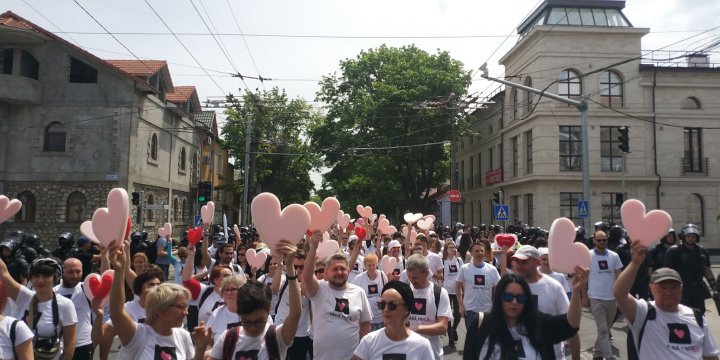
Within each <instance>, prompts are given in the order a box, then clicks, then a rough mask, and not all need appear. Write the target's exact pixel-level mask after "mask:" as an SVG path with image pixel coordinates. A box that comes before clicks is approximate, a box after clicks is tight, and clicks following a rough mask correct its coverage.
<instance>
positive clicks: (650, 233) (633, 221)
mask: <svg viewBox="0 0 720 360" xmlns="http://www.w3.org/2000/svg"><path fill="white" fill-rule="evenodd" d="M620 216H621V217H622V221H623V225H624V226H625V230H627V233H628V237H629V238H630V239H631V240H632V241H638V240H639V241H640V243H642V244H643V245H645V246H649V245H650V244H652V243H654V242H656V241H658V240H660V239H661V238H662V237H663V236H665V235H666V234H667V233H668V231H670V228H671V227H672V217H670V214H668V213H667V212H665V211H663V210H652V211H650V212H648V213H645V204H643V203H642V201H640V200H635V199H629V200H627V201H625V202H624V203H623V204H622V206H621V207H620Z"/></svg>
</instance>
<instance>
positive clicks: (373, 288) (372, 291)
mask: <svg viewBox="0 0 720 360" xmlns="http://www.w3.org/2000/svg"><path fill="white" fill-rule="evenodd" d="M377 293H378V286H377V285H376V284H372V285H368V294H370V295H374V294H377Z"/></svg>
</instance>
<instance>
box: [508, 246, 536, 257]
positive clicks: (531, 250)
mask: <svg viewBox="0 0 720 360" xmlns="http://www.w3.org/2000/svg"><path fill="white" fill-rule="evenodd" d="M512 257H514V258H517V259H520V260H527V259H530V258H533V259H539V258H540V251H538V249H536V248H535V247H534V246H532V245H523V246H521V247H520V248H519V249H517V251H515V254H514V255H513V256H512Z"/></svg>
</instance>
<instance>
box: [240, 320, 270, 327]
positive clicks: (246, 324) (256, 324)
mask: <svg viewBox="0 0 720 360" xmlns="http://www.w3.org/2000/svg"><path fill="white" fill-rule="evenodd" d="M265 324H267V320H262V321H240V326H242V327H246V328H249V327H260V326H264V325H265Z"/></svg>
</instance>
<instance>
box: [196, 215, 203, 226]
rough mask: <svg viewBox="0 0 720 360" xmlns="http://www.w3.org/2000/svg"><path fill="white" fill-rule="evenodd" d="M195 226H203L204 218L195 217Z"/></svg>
mask: <svg viewBox="0 0 720 360" xmlns="http://www.w3.org/2000/svg"><path fill="white" fill-rule="evenodd" d="M195 226H202V216H200V215H195Z"/></svg>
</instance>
